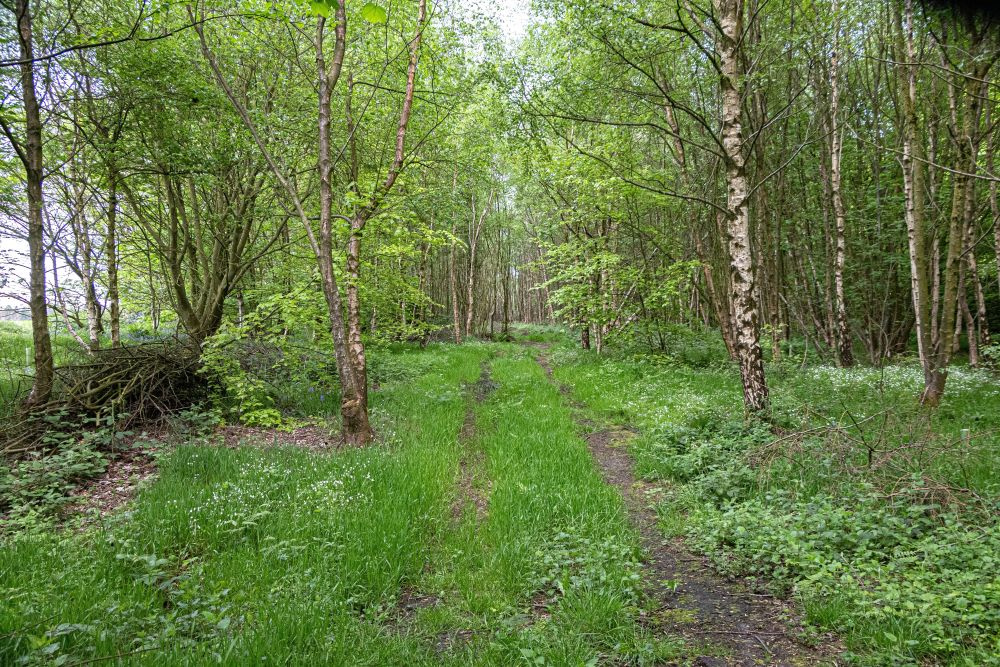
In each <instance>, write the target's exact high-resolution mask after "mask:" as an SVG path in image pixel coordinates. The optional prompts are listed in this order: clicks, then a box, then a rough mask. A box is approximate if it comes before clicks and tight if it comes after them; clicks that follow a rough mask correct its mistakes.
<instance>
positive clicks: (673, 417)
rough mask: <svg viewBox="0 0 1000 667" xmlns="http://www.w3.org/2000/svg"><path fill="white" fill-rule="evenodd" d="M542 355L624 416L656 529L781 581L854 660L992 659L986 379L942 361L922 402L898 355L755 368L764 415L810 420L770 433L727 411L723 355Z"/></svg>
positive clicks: (915, 377)
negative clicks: (688, 358)
mask: <svg viewBox="0 0 1000 667" xmlns="http://www.w3.org/2000/svg"><path fill="white" fill-rule="evenodd" d="M550 356H551V357H552V359H553V360H554V361H555V363H556V369H555V374H556V377H557V379H558V380H559V381H560V382H562V383H564V384H565V385H567V386H568V387H570V388H571V389H572V393H573V396H574V397H575V398H577V399H578V400H580V401H582V402H583V403H584V404H586V406H587V408H588V410H589V411H590V412H591V413H592V414H593V415H594V416H595V417H598V418H600V419H604V420H607V421H612V422H618V423H629V424H633V425H635V426H638V427H639V428H640V430H641V435H640V436H638V437H637V438H635V439H634V440H633V441H632V453H633V455H634V456H635V458H636V464H637V471H638V473H640V474H641V475H643V476H644V477H646V478H648V479H652V480H659V481H660V482H661V483H664V484H666V485H667V487H668V489H669V494H668V500H667V501H666V502H665V503H664V504H663V506H662V507H661V508H660V518H661V528H662V529H663V531H664V533H665V534H667V535H674V534H682V533H683V534H686V535H687V537H688V539H689V542H690V543H691V544H692V545H694V546H696V547H697V548H699V549H701V550H702V551H704V552H705V553H707V554H709V555H710V557H711V558H712V560H713V562H714V563H715V565H716V567H718V568H719V569H720V570H722V571H724V572H727V573H732V574H738V575H751V576H756V577H760V578H762V579H763V580H764V581H766V582H770V584H771V585H772V586H773V587H774V588H775V589H777V590H779V591H783V592H790V593H793V594H794V595H795V597H796V598H797V599H798V600H799V601H801V602H802V604H803V608H804V611H805V615H806V619H807V620H808V621H809V622H810V623H812V624H813V625H815V626H817V627H819V628H822V629H825V630H829V629H832V630H836V631H838V632H839V633H841V634H842V635H843V637H844V639H845V642H846V644H847V646H848V648H849V649H850V651H851V653H852V657H853V660H854V661H855V662H857V663H859V664H872V665H881V664H911V663H918V662H932V663H940V664H955V665H973V664H975V665H981V664H998V661H1000V658H998V657H997V656H1000V644H998V643H997V637H1000V579H998V578H997V575H996V572H997V571H998V568H1000V556H998V553H1000V521H998V516H1000V511H998V510H1000V437H998V435H997V434H998V432H1000V381H998V380H997V378H996V377H995V375H993V374H992V373H990V372H987V371H974V370H971V369H968V368H956V369H954V370H953V371H952V374H951V377H950V378H949V382H948V388H947V391H946V395H945V399H944V401H943V403H942V405H941V407H940V408H939V409H938V410H936V411H927V410H925V409H923V408H921V407H920V406H919V405H917V401H916V397H917V396H918V394H919V390H920V388H921V377H920V371H919V368H918V367H917V366H916V365H915V364H914V363H912V362H909V363H906V362H904V363H901V364H899V365H895V366H891V367H888V368H886V369H882V370H880V369H872V368H855V369H850V370H843V369H837V368H831V367H825V366H812V367H806V368H805V369H801V368H799V367H798V366H795V365H780V366H775V365H771V366H769V368H768V375H769V380H770V385H771V395H772V402H773V412H774V416H773V419H774V422H775V423H777V424H778V425H780V426H781V427H782V428H783V429H784V431H783V432H785V433H790V432H794V431H797V430H805V429H814V430H812V431H811V432H809V433H806V434H803V435H801V436H797V437H796V436H788V435H786V436H785V437H784V438H783V439H782V440H780V441H777V442H775V441H776V440H778V439H777V438H776V437H775V436H774V435H773V433H772V432H771V430H770V429H769V428H767V427H765V426H758V427H747V426H746V425H745V424H744V423H743V421H742V403H741V393H740V387H739V377H738V374H737V373H736V370H735V369H734V368H732V367H730V366H729V365H728V364H724V363H723V364H718V363H716V364H706V365H700V366H699V367H691V366H690V365H687V364H684V363H678V361H677V358H676V357H671V356H670V355H660V356H655V357H654V356H650V355H648V354H643V355H632V356H625V355H622V354H617V355H612V356H611V357H610V358H609V357H605V358H599V357H597V356H596V355H593V354H587V353H583V352H581V351H577V350H575V349H572V348H571V347H569V346H565V347H562V348H559V349H558V350H555V351H553V352H552V353H551V354H550ZM963 429H969V430H970V432H971V438H970V439H969V441H968V442H963V441H962V431H963Z"/></svg>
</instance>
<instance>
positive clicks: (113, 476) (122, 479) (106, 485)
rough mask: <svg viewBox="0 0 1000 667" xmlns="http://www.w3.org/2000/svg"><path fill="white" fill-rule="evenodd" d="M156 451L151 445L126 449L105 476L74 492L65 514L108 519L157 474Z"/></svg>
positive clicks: (87, 521) (86, 522) (112, 462)
mask: <svg viewBox="0 0 1000 667" xmlns="http://www.w3.org/2000/svg"><path fill="white" fill-rule="evenodd" d="M154 452H155V450H154V449H153V448H152V447H150V446H148V445H147V446H145V447H135V448H132V449H127V450H125V451H123V452H121V453H120V454H118V455H117V456H116V458H114V459H113V460H112V461H111V462H110V463H108V467H107V468H106V469H105V471H104V473H103V474H101V475H100V476H99V477H97V478H95V479H94V480H92V481H90V482H88V483H87V484H85V485H84V486H81V487H78V488H77V489H75V490H74V492H73V494H72V496H73V502H72V504H70V505H69V506H68V507H67V508H66V512H65V514H66V515H67V516H69V515H80V516H83V517H84V519H83V525H88V524H89V523H90V522H91V521H90V519H89V517H94V516H95V515H96V516H101V517H107V516H110V515H111V514H113V513H114V512H115V511H116V510H118V509H119V508H121V507H122V506H124V505H125V504H126V503H128V502H129V501H130V500H131V499H132V497H133V496H135V493H136V491H137V490H138V489H139V487H140V486H141V485H142V484H143V483H144V482H146V480H148V479H150V478H151V477H153V475H155V474H156V469H157V468H156V458H155V456H154Z"/></svg>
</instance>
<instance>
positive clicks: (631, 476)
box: [536, 343, 843, 667]
mask: <svg viewBox="0 0 1000 667" xmlns="http://www.w3.org/2000/svg"><path fill="white" fill-rule="evenodd" d="M536 346H537V347H538V348H539V353H538V354H537V357H536V358H537V360H538V363H539V365H541V366H542V368H543V369H544V370H545V373H546V375H547V376H548V378H549V381H550V382H553V383H556V384H557V385H558V383H557V382H556V380H555V379H554V377H553V372H552V367H551V365H550V363H549V360H548V358H547V357H546V355H545V350H547V349H548V348H549V347H550V346H549V345H548V344H546V343H541V344H536ZM559 388H560V390H561V392H562V393H563V395H564V396H566V397H568V398H569V399H570V400H572V398H571V397H572V392H571V390H570V389H569V388H568V387H565V386H560V387H559ZM573 407H574V408H575V410H574V411H575V414H576V420H577V423H578V424H579V425H580V426H581V428H582V429H583V431H584V439H585V440H586V442H587V446H588V448H589V449H590V453H591V455H592V456H593V457H594V461H595V462H596V463H597V465H598V466H599V468H600V470H601V475H602V477H603V478H604V481H605V482H606V483H607V484H609V485H612V486H614V487H616V488H617V489H618V490H619V491H620V492H621V494H622V498H623V499H624V502H625V506H626V507H627V509H628V514H629V519H630V521H631V523H632V525H633V526H634V527H635V529H636V531H637V532H638V533H639V538H640V543H641V545H642V550H643V554H644V557H643V569H642V574H643V580H642V588H643V592H644V594H645V596H646V598H647V599H648V600H650V601H653V602H654V603H655V605H656V608H655V609H654V610H652V612H651V613H650V614H649V618H648V619H647V620H646V622H647V623H648V624H650V625H652V626H656V627H657V628H658V630H660V631H661V632H663V633H668V634H673V635H679V636H682V637H684V638H685V639H686V640H687V642H688V644H689V645H697V643H698V642H699V641H704V640H705V639H706V638H708V639H710V640H711V641H713V642H715V643H716V644H717V645H718V646H719V647H722V648H724V649H725V654H724V655H723V656H712V655H702V656H697V657H695V658H694V659H693V664H694V665H705V666H706V667H710V666H713V665H720V666H721V665H820V664H827V665H835V664H837V655H838V654H839V653H840V652H841V651H842V650H843V649H842V647H840V646H839V645H838V644H837V643H836V642H835V641H834V640H833V638H832V637H824V641H823V643H822V644H820V643H818V642H817V641H816V640H815V637H810V638H809V640H808V641H807V640H806V632H805V630H804V629H803V627H802V625H801V622H800V619H799V618H798V616H799V615H798V614H797V612H796V611H795V609H794V606H793V605H791V604H789V603H788V602H787V601H783V600H780V599H779V598H776V597H775V596H773V595H771V594H769V593H767V592H754V591H752V590H751V588H750V586H748V585H747V582H746V581H743V580H740V579H736V578H732V577H729V578H726V577H722V576H719V575H718V574H717V573H716V572H715V571H714V570H713V569H712V568H711V566H710V564H709V563H708V561H707V559H705V558H704V557H699V556H698V555H696V554H695V553H694V552H692V551H691V549H689V548H688V547H687V546H686V545H685V543H684V540H682V539H681V538H680V537H676V536H675V537H672V538H666V537H665V536H664V534H663V532H662V531H661V530H660V529H659V526H658V517H657V511H656V508H657V506H658V505H659V504H661V503H662V502H664V497H663V495H664V494H663V487H662V486H660V485H657V484H655V483H651V482H647V481H644V480H641V479H638V478H637V477H636V475H635V470H634V467H635V466H634V462H633V460H632V456H631V455H630V454H629V451H628V442H629V440H631V439H632V438H634V437H635V435H636V433H637V429H636V427H635V426H633V425H624V426H622V425H618V426H611V425H606V424H605V425H601V424H599V423H597V422H595V421H594V420H593V419H592V418H591V417H590V416H587V415H588V413H587V410H586V408H585V406H582V405H580V404H579V403H577V402H573Z"/></svg>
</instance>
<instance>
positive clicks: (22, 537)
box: [0, 344, 686, 665]
mask: <svg viewBox="0 0 1000 667" xmlns="http://www.w3.org/2000/svg"><path fill="white" fill-rule="evenodd" d="M397 354H399V358H396V359H395V360H394V362H393V363H395V364H397V365H398V368H399V369H400V370H399V372H395V371H394V375H395V377H394V379H393V378H390V379H388V380H386V381H385V382H383V383H382V386H381V389H380V390H379V391H378V392H377V393H375V394H373V403H374V414H375V417H376V419H377V423H378V431H379V433H380V437H381V441H380V442H379V443H378V444H377V445H375V446H372V447H369V448H365V449H348V450H341V451H337V452H333V453H318V452H312V451H306V450H302V449H298V448H295V447H274V446H266V443H258V444H255V445H253V446H244V447H237V448H230V447H225V446H221V444H220V443H219V442H218V441H217V440H216V439H212V438H195V439H193V440H189V441H187V442H184V443H180V444H179V445H178V446H177V447H176V448H174V449H173V450H172V451H171V452H170V453H168V454H166V455H165V456H164V458H163V459H162V460H161V462H160V471H159V476H158V478H157V479H156V481H155V482H154V483H152V484H151V485H149V486H147V487H145V488H144V489H143V490H142V491H141V492H140V494H139V495H138V497H137V498H136V499H135V500H134V501H133V502H132V503H131V504H130V506H129V507H128V508H127V511H125V512H121V513H119V514H116V515H114V516H112V517H109V518H108V519H107V520H106V521H105V522H103V523H102V524H101V525H97V526H92V527H90V528H89V529H87V530H84V531H82V532H78V531H74V530H52V529H49V528H47V529H39V530H37V531H27V532H23V533H20V534H17V535H13V536H8V537H6V538H4V539H3V541H2V542H0V664H29V665H33V664H38V665H47V664H54V665H80V664H93V663H94V662H113V663H114V664H126V665H128V664H135V665H140V664H142V665H145V664H155V665H203V664H227V665H244V664H271V663H275V664H284V665H291V664H299V665H316V664H332V665H440V664H444V665H448V664H451V665H469V664H476V665H516V664H532V665H596V664H676V663H677V662H678V661H680V660H682V659H683V657H684V655H685V654H686V648H685V647H684V646H683V644H682V642H680V641H679V640H677V639H675V638H673V637H670V636H663V635H662V634H659V633H653V632H651V631H650V630H649V629H648V628H646V627H645V626H644V624H643V622H642V619H643V617H644V616H643V614H642V613H641V612H642V610H641V609H640V605H641V604H642V603H643V598H642V595H641V589H640V574H639V573H640V565H639V551H640V547H639V540H638V535H637V534H636V532H635V531H634V530H633V529H632V528H631V526H630V525H629V522H628V514H627V512H626V509H625V506H624V504H623V503H622V499H621V496H620V494H619V493H618V492H617V491H616V490H615V489H614V488H612V487H609V486H608V485H606V484H605V483H604V482H603V481H602V479H601V477H600V475H599V474H598V472H597V470H596V468H595V467H594V464H593V460H592V459H591V456H590V454H589V452H588V450H587V447H586V443H585V442H584V441H583V440H582V439H581V438H580V437H579V435H578V432H577V426H576V424H575V423H574V420H573V417H572V414H571V410H570V407H569V405H568V404H567V403H566V401H565V400H564V399H563V397H562V396H561V395H560V394H559V392H558V390H557V389H556V388H555V387H554V386H553V385H552V384H550V383H549V382H547V381H546V379H545V376H544V373H543V371H542V369H541V368H540V367H539V366H538V364H537V363H536V362H535V360H534V359H533V358H532V357H531V356H530V355H529V354H528V353H527V352H526V351H525V350H523V348H520V347H519V346H515V345H510V346H497V345H492V346H487V345H475V344H473V345H466V346H462V347H454V346H441V347H435V348H432V349H430V350H428V351H426V352H418V351H405V352H400V353H397ZM390 375H393V373H390Z"/></svg>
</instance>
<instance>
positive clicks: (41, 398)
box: [10, 0, 55, 407]
mask: <svg viewBox="0 0 1000 667" xmlns="http://www.w3.org/2000/svg"><path fill="white" fill-rule="evenodd" d="M14 13H15V16H16V18H17V37H18V47H19V53H20V58H21V66H20V68H21V91H22V95H23V99H22V101H23V103H24V118H25V121H24V125H25V142H24V146H23V148H22V147H21V146H19V145H18V144H17V143H16V142H15V141H14V137H13V135H10V139H11V141H12V144H13V145H14V148H15V151H16V152H17V154H18V157H19V158H20V159H21V162H22V163H23V164H24V171H25V177H26V181H27V197H28V256H29V261H30V265H31V268H30V275H29V303H30V307H31V339H32V346H33V348H34V357H35V377H34V380H33V381H32V385H31V392H30V393H29V394H28V397H27V398H26V399H25V406H26V407H32V406H37V405H41V404H43V403H45V402H46V401H48V400H49V396H50V395H51V394H52V383H53V381H54V379H55V363H54V360H53V357H52V340H51V338H50V337H49V318H48V306H47V304H46V301H45V238H44V229H45V227H44V223H43V219H42V211H43V208H44V205H45V201H44V197H43V194H42V178H43V172H42V169H43V158H42V118H41V109H40V108H39V104H38V97H37V95H36V93H35V65H34V62H33V59H34V43H33V39H34V36H33V34H32V17H31V6H30V0H16V2H15V5H14Z"/></svg>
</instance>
